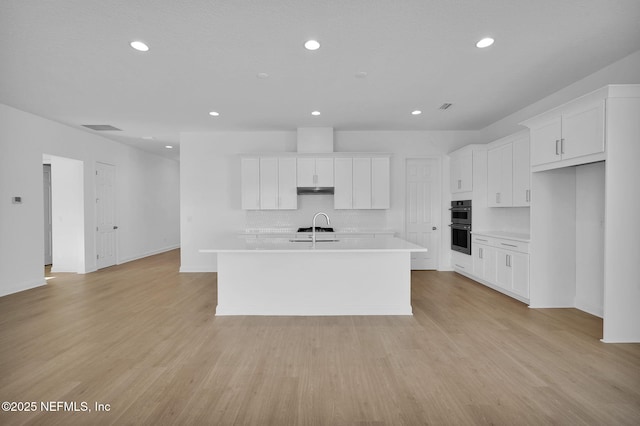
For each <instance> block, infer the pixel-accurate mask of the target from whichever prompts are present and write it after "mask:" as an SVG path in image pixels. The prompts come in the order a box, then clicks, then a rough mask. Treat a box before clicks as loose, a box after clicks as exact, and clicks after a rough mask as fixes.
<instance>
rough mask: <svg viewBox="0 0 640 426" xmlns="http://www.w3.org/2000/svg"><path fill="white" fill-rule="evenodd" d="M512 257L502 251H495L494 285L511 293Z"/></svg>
mask: <svg viewBox="0 0 640 426" xmlns="http://www.w3.org/2000/svg"><path fill="white" fill-rule="evenodd" d="M512 265H513V256H512V254H511V253H509V252H507V251H504V250H496V268H497V270H496V281H495V283H496V285H497V286H498V287H501V288H503V289H505V290H509V291H511V287H512V284H513V269H512V268H513V266H512Z"/></svg>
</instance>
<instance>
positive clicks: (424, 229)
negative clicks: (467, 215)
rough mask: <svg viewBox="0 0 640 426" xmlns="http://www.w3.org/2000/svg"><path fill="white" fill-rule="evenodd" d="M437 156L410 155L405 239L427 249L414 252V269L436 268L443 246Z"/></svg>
mask: <svg viewBox="0 0 640 426" xmlns="http://www.w3.org/2000/svg"><path fill="white" fill-rule="evenodd" d="M439 176H440V172H439V163H438V160H437V159H425V158H409V159H407V162H406V182H407V184H406V185H407V194H406V199H405V212H406V216H405V238H406V239H407V240H408V241H410V242H412V243H414V244H417V245H419V246H422V247H425V248H427V249H428V251H427V252H426V253H411V269H437V268H438V249H439V247H440V230H439V229H437V226H438V223H439V222H440V214H439V212H440V186H439V178H438V177H439Z"/></svg>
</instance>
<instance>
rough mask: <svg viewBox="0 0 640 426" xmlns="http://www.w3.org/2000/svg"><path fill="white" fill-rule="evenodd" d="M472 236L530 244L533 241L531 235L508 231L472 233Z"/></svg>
mask: <svg viewBox="0 0 640 426" xmlns="http://www.w3.org/2000/svg"><path fill="white" fill-rule="evenodd" d="M471 234H472V235H483V236H485V237H495V238H503V239H505V240H513V241H522V242H523V243H528V242H530V241H531V236H530V235H529V234H524V233H519V232H507V231H471Z"/></svg>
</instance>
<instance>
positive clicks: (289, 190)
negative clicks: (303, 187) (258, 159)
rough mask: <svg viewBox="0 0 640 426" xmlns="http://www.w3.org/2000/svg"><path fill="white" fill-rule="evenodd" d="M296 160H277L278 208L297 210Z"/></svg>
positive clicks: (291, 158) (289, 158)
mask: <svg viewBox="0 0 640 426" xmlns="http://www.w3.org/2000/svg"><path fill="white" fill-rule="evenodd" d="M296 170H297V165H296V159H295V158H293V157H287V158H278V208H279V209H288V210H294V209H297V208H298V188H297V184H296V177H297V173H296Z"/></svg>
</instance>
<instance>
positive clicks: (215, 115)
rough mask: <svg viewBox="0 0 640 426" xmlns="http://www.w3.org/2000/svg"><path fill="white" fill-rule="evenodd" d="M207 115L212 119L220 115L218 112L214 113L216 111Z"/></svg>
mask: <svg viewBox="0 0 640 426" xmlns="http://www.w3.org/2000/svg"><path fill="white" fill-rule="evenodd" d="M209 115H211V116H213V117H217V116H219V115H220V113H219V112H216V111H211V112H210V113H209Z"/></svg>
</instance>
